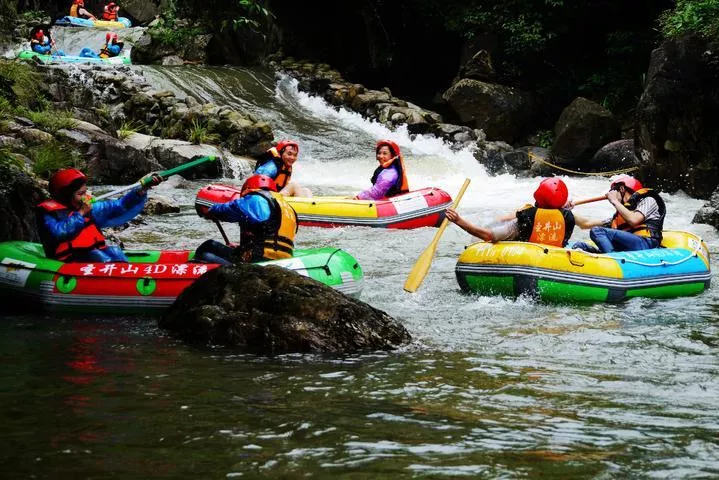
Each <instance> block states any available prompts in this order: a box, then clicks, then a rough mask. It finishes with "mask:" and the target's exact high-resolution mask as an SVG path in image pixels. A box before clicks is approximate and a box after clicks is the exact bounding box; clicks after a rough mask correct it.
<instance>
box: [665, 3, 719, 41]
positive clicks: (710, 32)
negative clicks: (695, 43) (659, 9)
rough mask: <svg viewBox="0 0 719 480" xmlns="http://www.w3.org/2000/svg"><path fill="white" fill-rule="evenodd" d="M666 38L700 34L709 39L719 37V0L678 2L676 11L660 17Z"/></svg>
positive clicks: (667, 11)
mask: <svg viewBox="0 0 719 480" xmlns="http://www.w3.org/2000/svg"><path fill="white" fill-rule="evenodd" d="M659 25H660V28H661V31H662V34H663V35H664V36H665V37H676V36H679V35H683V34H685V33H699V34H701V35H704V36H705V37H709V38H717V37H718V36H719V0H677V1H676V6H675V8H674V10H666V11H665V12H664V13H662V15H661V16H660V17H659Z"/></svg>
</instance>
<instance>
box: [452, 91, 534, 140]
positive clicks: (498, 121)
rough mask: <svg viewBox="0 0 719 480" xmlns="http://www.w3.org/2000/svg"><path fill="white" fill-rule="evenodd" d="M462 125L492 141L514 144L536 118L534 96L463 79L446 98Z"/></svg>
mask: <svg viewBox="0 0 719 480" xmlns="http://www.w3.org/2000/svg"><path fill="white" fill-rule="evenodd" d="M442 99H443V100H444V101H445V102H447V104H448V105H449V107H450V108H451V109H452V111H454V113H455V114H456V115H457V116H458V117H459V120H460V122H462V123H463V124H466V125H468V126H470V127H472V128H478V129H482V130H484V132H485V133H486V134H487V138H488V139H490V140H502V141H505V142H513V141H514V140H516V139H517V138H518V137H519V135H520V133H521V130H522V128H523V127H524V125H525V123H526V122H527V120H528V119H529V118H530V117H531V114H532V98H531V96H530V95H529V94H528V93H526V92H523V91H521V90H517V89H516V88H512V87H506V86H504V85H498V84H494V83H487V82H482V81H479V80H473V79H469V78H463V79H461V80H459V81H458V82H457V83H455V84H454V85H452V86H451V87H450V88H449V89H448V90H447V91H445V92H444V93H443V94H442Z"/></svg>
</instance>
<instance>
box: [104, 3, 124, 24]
mask: <svg viewBox="0 0 719 480" xmlns="http://www.w3.org/2000/svg"><path fill="white" fill-rule="evenodd" d="M119 11H120V7H119V6H118V5H117V3H115V2H109V3H108V4H107V5H105V8H104V9H103V12H102V19H103V20H107V21H108V22H117V17H118V12H119Z"/></svg>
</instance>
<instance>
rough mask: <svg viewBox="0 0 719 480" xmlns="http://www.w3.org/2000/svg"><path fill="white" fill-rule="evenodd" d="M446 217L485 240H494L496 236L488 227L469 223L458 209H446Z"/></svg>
mask: <svg viewBox="0 0 719 480" xmlns="http://www.w3.org/2000/svg"><path fill="white" fill-rule="evenodd" d="M444 214H445V217H447V220H449V221H450V222H452V223H454V224H455V225H457V226H458V227H459V228H461V229H462V230H464V231H465V232H467V233H469V234H470V235H474V236H475V237H478V238H481V239H482V240H484V241H485V242H493V241H494V236H493V235H492V231H491V230H487V229H486V228H482V227H480V226H477V225H474V224H472V223H469V222H468V221H467V220H465V219H464V218H463V217H462V216H461V215H460V214H459V213H457V211H456V210H454V209H453V208H448V209H447V210H445V213H444Z"/></svg>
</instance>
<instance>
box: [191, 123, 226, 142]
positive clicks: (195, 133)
mask: <svg viewBox="0 0 719 480" xmlns="http://www.w3.org/2000/svg"><path fill="white" fill-rule="evenodd" d="M185 133H187V139H188V140H189V141H190V142H192V143H197V144H200V143H215V142H217V141H219V139H220V136H219V135H217V134H216V133H210V129H209V127H208V126H207V122H203V121H201V120H197V119H193V120H192V126H191V127H190V128H188V129H187V130H186V131H185Z"/></svg>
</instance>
